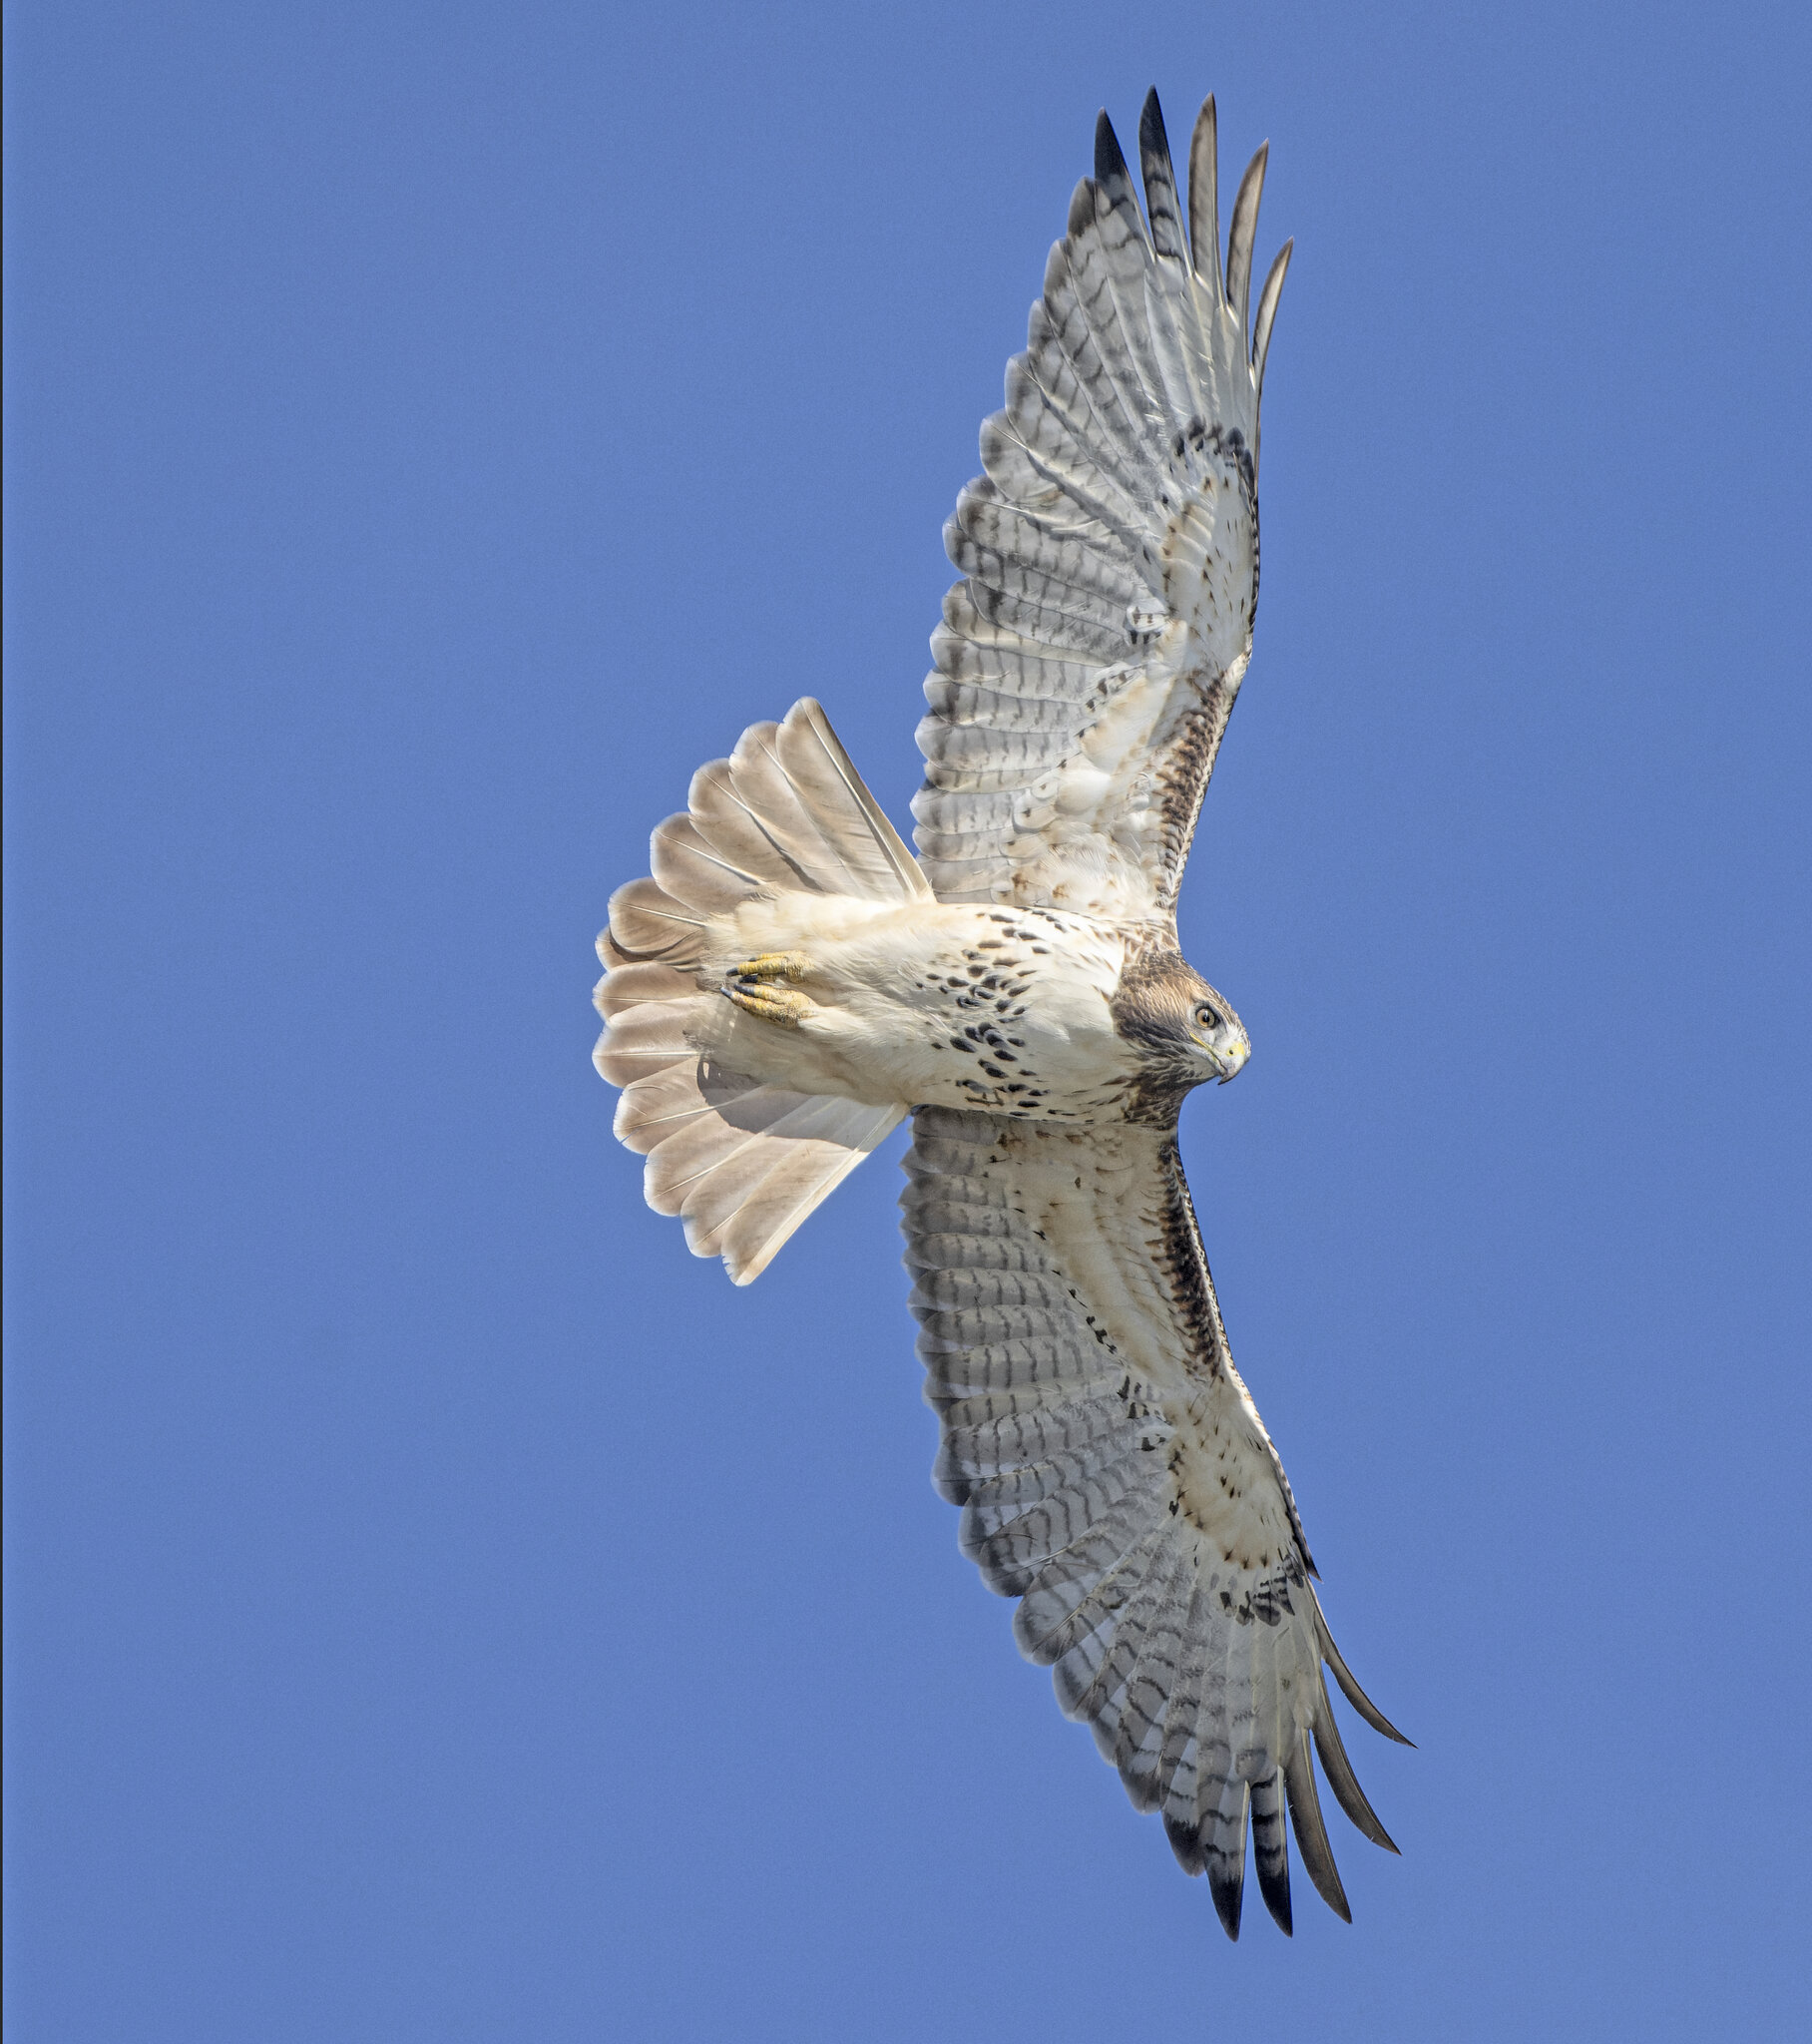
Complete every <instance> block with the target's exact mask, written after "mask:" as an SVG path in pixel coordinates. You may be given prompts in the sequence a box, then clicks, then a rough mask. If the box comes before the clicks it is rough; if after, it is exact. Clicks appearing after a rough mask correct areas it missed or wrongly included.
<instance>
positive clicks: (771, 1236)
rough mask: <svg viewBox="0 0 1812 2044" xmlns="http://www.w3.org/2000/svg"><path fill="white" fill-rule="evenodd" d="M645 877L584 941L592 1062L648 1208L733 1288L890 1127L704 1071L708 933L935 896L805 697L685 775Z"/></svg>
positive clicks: (851, 1104)
mask: <svg viewBox="0 0 1812 2044" xmlns="http://www.w3.org/2000/svg"><path fill="white" fill-rule="evenodd" d="M650 863H651V864H652V866H653V868H654V871H653V874H652V876H651V877H649V878H646V879H640V880H632V881H631V882H630V883H629V885H628V886H626V887H620V888H618V890H617V892H616V893H615V894H613V895H612V896H611V920H610V926H609V928H607V929H606V930H605V931H604V933H603V935H602V936H600V937H599V939H598V955H599V957H600V959H601V960H602V961H603V963H604V964H605V966H606V967H607V970H606V972H605V975H604V977H603V979H601V980H600V981H599V982H598V989H597V993H596V995H595V997H594V998H595V1001H596V1005H597V1008H598V1012H599V1013H600V1014H601V1015H602V1016H603V1017H604V1019H605V1030H604V1034H603V1035H602V1036H601V1037H600V1038H599V1039H598V1047H597V1049H596V1051H595V1052H594V1054H593V1062H594V1063H595V1064H596V1065H597V1067H598V1070H599V1072H600V1074H601V1075H602V1076H603V1077H604V1078H605V1079H607V1080H609V1081H610V1083H611V1084H612V1085H614V1086H621V1087H622V1088H623V1098H622V1099H621V1100H620V1101H619V1102H618V1105H617V1118H616V1132H617V1135H618V1137H619V1138H620V1139H621V1140H622V1142H623V1143H624V1144H626V1145H627V1146H628V1148H630V1149H631V1150H634V1151H636V1152H637V1153H638V1154H639V1155H642V1156H646V1157H647V1159H648V1164H647V1167H646V1170H645V1174H644V1180H643V1190H644V1194H645V1197H646V1198H647V1200H648V1203H649V1205H650V1206H651V1207H653V1208H654V1210H655V1211H656V1213H658V1214H672V1215H677V1216H679V1217H680V1219H681V1220H682V1221H683V1222H684V1224H685V1240H686V1246H687V1248H689V1249H690V1250H691V1252H692V1254H693V1255H694V1256H700V1257H719V1256H720V1257H721V1258H722V1259H723V1263H724V1268H725V1269H726V1270H727V1271H728V1273H729V1275H730V1277H731V1278H732V1279H734V1281H735V1282H736V1283H738V1284H746V1283H748V1282H749V1281H750V1280H751V1279H753V1278H758V1277H759V1276H760V1275H761V1273H762V1272H763V1271H764V1270H766V1268H767V1266H768V1265H769V1263H771V1262H772V1260H773V1258H774V1256H775V1254H776V1253H777V1252H778V1251H779V1249H780V1248H781V1246H782V1245H783V1244H784V1243H785V1242H786V1240H787V1239H788V1237H790V1236H791V1235H792V1233H793V1231H794V1230H795V1229H796V1228H798V1226H799V1224H800V1223H801V1222H802V1221H804V1220H805V1218H806V1217H807V1215H809V1214H810V1213H811V1212H812V1210H813V1209H814V1208H815V1207H817V1206H818V1205H819V1203H820V1202H821V1201H823V1200H824V1199H826V1198H827V1197H828V1196H829V1195H830V1194H831V1193H832V1192H833V1191H834V1190H835V1189H836V1187H837V1186H838V1185H839V1184H840V1183H841V1182H842V1181H843V1180H844V1179H845V1178H847V1177H848V1175H849V1174H850V1172H852V1171H853V1170H854V1169H855V1167H856V1166H857V1165H858V1164H860V1163H861V1161H862V1159H863V1158H864V1157H866V1156H867V1155H868V1153H869V1152H870V1151H871V1150H872V1149H873V1148H874V1147H875V1145H876V1144H877V1143H879V1142H880V1141H881V1139H882V1138H883V1137H884V1136H886V1135H887V1134H888V1133H889V1131H891V1130H892V1129H894V1128H896V1127H897V1126H898V1125H899V1123H900V1121H901V1119H902V1115H903V1111H902V1110H900V1109H898V1108H891V1107H880V1108H878V1107H873V1106H865V1105H863V1104H862V1103H860V1102H858V1101H853V1100H842V1099H838V1098H835V1097H834V1096H828V1095H813V1094H804V1093H791V1092H787V1091H786V1090H785V1089H783V1088H781V1087H776V1086H766V1085H762V1084H760V1083H758V1082H757V1081H755V1080H753V1079H750V1078H748V1077H746V1076H745V1075H744V1074H742V1073H739V1072H730V1071H724V1070H722V1069H721V1068H719V1067H717V1066H715V1065H713V1064H712V1063H711V1062H710V1061H709V1060H708V1059H707V1058H705V1057H703V1056H702V1055H701V1054H700V1052H699V1050H698V1048H697V1041H698V1037H699V1033H700V1031H699V1024H700V1022H701V1021H702V1019H703V1018H704V1017H705V1016H706V1015H707V1014H708V1013H709V1010H710V1004H711V1003H712V1002H714V1001H716V1000H718V999H719V998H720V995H719V993H718V992H717V990H716V989H715V988H714V987H711V986H709V985H708V984H707V981H706V977H705V975H704V973H703V969H702V968H703V960H704V957H705V953H706V950H707V948H708V934H707V933H708V932H709V931H710V929H711V926H712V924H713V922H714V921H715V919H716V918H718V917H719V916H722V915H724V914H725V913H726V912H727V911H730V910H733V909H734V908H735V907H737V906H738V905H739V904H740V903H741V902H744V901H746V900H748V899H749V897H750V896H751V895H757V894H762V893H767V892H781V891H802V892H806V893H817V894H843V895H853V896H855V897H857V898H858V899H861V900H869V901H897V900H912V899H915V898H919V897H923V898H926V899H929V898H930V895H931V889H930V886H929V884H928V883H927V882H926V880H925V877H924V875H923V874H922V873H921V872H920V870H919V866H918V862H917V860H915V859H914V857H913V856H912V853H911V852H910V851H908V850H907V848H906V846H905V845H904V844H903V843H902V842H901V840H900V837H899V834H898V833H897V832H896V831H895V829H894V827H893V825H892V824H891V823H889V822H888V820H887V817H886V815H885V814H884V813H883V811H882V810H881V807H880V805H879V804H878V803H877V802H876V801H875V799H874V797H873V795H871V794H870V793H869V791H868V789H867V788H866V787H865V786H864V785H863V784H862V779H861V776H860V775H859V774H858V773H857V772H856V769H855V767H853V766H852V765H851V764H850V759H849V755H848V754H847V753H845V752H844V750H843V748H842V745H841V744H840V743H839V741H838V739H837V735H836V733H835V732H834V731H832V730H831V728H830V721H829V719H828V718H826V717H825V715H824V713H823V711H822V710H821V709H820V708H819V707H818V705H817V704H816V703H814V702H812V701H811V699H810V698H809V697H807V698H805V699H804V700H802V701H800V702H798V703H795V704H794V705H793V707H792V709H791V710H790V711H788V712H787V714H786V717H785V719H784V721H783V722H782V723H780V724H757V725H753V726H751V727H750V728H749V729H748V730H747V731H745V732H744V733H743V734H742V737H741V739H740V740H739V741H738V743H737V746H736V750H735V752H734V753H733V754H731V756H730V757H729V759H727V760H713V761H712V762H711V763H710V764H709V765H708V766H705V767H699V769H698V771H697V772H696V773H695V774H693V776H692V784H691V788H690V790H689V793H688V797H687V806H686V808H685V810H684V811H683V812H682V813H680V814H679V815H674V816H669V817H668V819H667V820H666V822H664V823H662V824H660V825H659V826H658V827H657V828H656V830H655V833H654V837H653V840H652V846H651V859H650Z"/></svg>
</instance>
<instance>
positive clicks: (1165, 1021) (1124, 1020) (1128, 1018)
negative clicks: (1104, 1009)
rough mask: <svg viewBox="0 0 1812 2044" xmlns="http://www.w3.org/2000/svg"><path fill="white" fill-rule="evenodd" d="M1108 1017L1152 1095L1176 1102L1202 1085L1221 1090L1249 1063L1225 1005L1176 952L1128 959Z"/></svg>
mask: <svg viewBox="0 0 1812 2044" xmlns="http://www.w3.org/2000/svg"><path fill="white" fill-rule="evenodd" d="M1112 1011H1113V1015H1114V1026H1115V1029H1116V1030H1117V1031H1118V1032H1119V1034H1120V1036H1121V1037H1122V1039H1123V1040H1124V1041H1125V1042H1127V1043H1129V1044H1131V1045H1132V1046H1133V1049H1134V1050H1135V1051H1136V1052H1137V1054H1138V1057H1139V1061H1140V1063H1141V1064H1142V1065H1144V1066H1145V1068H1146V1071H1147V1073H1148V1079H1147V1082H1146V1086H1147V1090H1149V1091H1151V1092H1152V1093H1153V1094H1160V1093H1169V1094H1174V1095H1176V1096H1177V1097H1178V1098H1180V1096H1181V1095H1182V1094H1184V1093H1186V1092H1187V1091H1188V1090H1189V1088H1190V1087H1192V1086H1200V1085H1202V1084H1203V1083H1204V1082H1205V1081H1207V1080H1209V1079H1217V1080H1219V1081H1220V1083H1221V1084H1222V1085H1225V1084H1226V1082H1227V1080H1229V1079H1231V1078H1233V1077H1234V1076H1236V1074H1238V1073H1239V1072H1240V1071H1241V1070H1243V1069H1244V1066H1245V1062H1246V1060H1247V1058H1249V1057H1250V1056H1251V1055H1252V1043H1251V1039H1250V1037H1248V1036H1247V1035H1246V1033H1245V1026H1244V1024H1243V1023H1242V1022H1241V1021H1240V1019H1239V1017H1238V1016H1237V1015H1235V1014H1234V1012H1233V1010H1232V1007H1231V1005H1230V1004H1229V1003H1228V1002H1227V1001H1226V1000H1225V999H1224V998H1223V997H1222V996H1221V995H1220V994H1218V993H1216V992H1215V990H1214V989H1213V988H1212V987H1211V986H1210V985H1209V984H1208V983H1207V981H1206V980H1205V979H1203V978H1202V976H1201V974H1200V973H1199V972H1197V971H1196V970H1195V969H1194V967H1193V966H1191V965H1186V964H1184V962H1183V959H1182V955H1181V953H1180V952H1177V951H1172V950H1161V951H1159V950H1152V951H1146V952H1144V953H1142V954H1141V955H1140V956H1138V957H1136V958H1134V959H1133V960H1132V961H1131V962H1130V963H1129V964H1128V966H1127V968H1126V970H1125V971H1124V972H1123V973H1122V974H1121V979H1120V985H1119V987H1118V988H1117V989H1116V990H1115V994H1114V1000H1113V1002H1112Z"/></svg>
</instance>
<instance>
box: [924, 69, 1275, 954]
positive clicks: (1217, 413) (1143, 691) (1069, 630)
mask: <svg viewBox="0 0 1812 2044" xmlns="http://www.w3.org/2000/svg"><path fill="white" fill-rule="evenodd" d="M1139 157H1140V164H1141V169H1142V173H1143V183H1144V189H1145V208H1146V211H1145V215H1144V216H1142V217H1141V215H1140V212H1139V206H1138V201H1137V199H1136V197H1135V196H1134V194H1133V183H1132V179H1131V176H1130V175H1129V172H1128V169H1127V165H1126V162H1125V160H1124V158H1123V157H1122V154H1121V149H1120V144H1119V142H1118V141H1117V139H1116V137H1115V134H1114V129H1113V127H1112V125H1111V124H1110V122H1109V120H1108V117H1107V116H1106V115H1105V114H1104V115H1103V116H1102V117H1101V122H1100V125H1099V127H1098V129H1097V133H1096V174H1095V176H1094V178H1092V179H1085V180H1084V181H1083V183H1082V184H1080V185H1079V186H1078V187H1077V190H1076V194H1075V197H1074V199H1073V200H1072V202H1071V207H1070V220H1069V231H1068V233H1067V234H1066V236H1065V238H1064V240H1063V241H1061V242H1059V243H1058V244H1057V245H1056V247H1055V248H1054V249H1053V250H1052V252H1051V258H1050V262H1049V264H1048V266H1047V268H1046V272H1045V288H1044V294H1043V296H1042V297H1041V298H1040V299H1039V300H1038V302H1037V303H1036V304H1035V305H1034V306H1033V308H1032V314H1031V321H1030V327H1029V332H1028V338H1027V346H1026V352H1025V353H1024V354H1021V355H1016V356H1015V357H1014V358H1013V360H1012V361H1011V362H1010V363H1009V364H1008V368H1007V402H1006V407H1005V409H1004V410H1002V411H999V412H997V413H996V414H995V415H994V416H993V417H992V418H991V419H989V420H988V422H987V423H986V424H985V425H984V426H983V428H982V437H981V452H982V466H983V471H984V473H983V474H982V476H981V477H980V478H979V479H978V480H976V481H975V482H972V483H971V484H969V486H968V487H967V488H966V489H965V490H964V491H963V493H962V495H961V497H960V498H959V499H958V502H957V508H956V513H955V516H954V517H953V518H952V519H951V520H950V523H949V525H948V526H947V527H946V528H945V542H946V545H947V546H948V548H949V552H950V558H951V560H952V561H953V562H954V563H955V565H956V566H957V567H958V568H960V569H961V570H962V571H963V575H964V579H963V580H962V581H961V582H959V583H957V584H956V586H955V587H954V588H953V589H952V590H951V591H950V593H949V595H948V596H947V597H946V599H945V603H944V622H943V624H942V625H941V626H940V627H939V629H938V631H937V632H936V633H935V634H934V635H933V639H932V651H933V657H934V659H935V661H936V668H935V671H934V672H933V674H932V675H931V677H930V678H929V680H928V681H927V682H926V684H925V694H926V697H927V699H928V701H929V703H930V706H931V708H930V713H929V715H928V716H927V717H926V718H925V719H924V721H923V723H922V724H921V725H920V726H919V734H918V736H919V745H920V748H921V750H922V751H923V752H924V755H925V759H926V770H925V785H924V787H923V788H922V789H921V791H920V793H919V795H918V797H917V798H916V800H915V802H914V804H913V813H914V815H915V816H916V818H917V822H918V828H917V833H916V834H917V840H918V845H919V849H920V853H921V856H922V859H923V862H924V865H925V868H926V870H927V872H928V873H929V875H930V877H931V881H932V885H933V886H934V888H935V889H936V891H937V893H938V894H939V895H940V896H941V897H942V898H944V899H946V900H959V901H960V900H971V901H988V900H1002V901H1014V902H1018V903H1022V904H1026V905H1036V904H1040V903H1046V904H1051V905H1056V906H1063V907H1070V908H1076V909H1080V910H1083V911H1085V912H1095V913H1101V914H1113V915H1118V916H1128V915H1130V916H1133V917H1137V918H1153V919H1159V920H1164V919H1167V918H1168V917H1169V915H1170V914H1171V912H1172V910H1173V905H1174V901H1175V895H1176V887H1177V882H1178V880H1179V878H1180V876H1181V872H1182V865H1183V860H1184V859H1185V857H1186V856H1187V854H1188V848H1189V839H1190V837H1191V835H1192V834H1193V831H1194V827H1195V816H1196V812H1197V810H1198V809H1199V807H1200V804H1201V796H1202V792H1203V790H1204V788H1205V787H1206V785H1207V780H1208V774H1209V772H1210V771H1211V770H1212V767H1213V764H1214V755H1215V752H1216V750H1217V748H1218V746H1219V744H1220V737H1221V733H1222V732H1223V730H1224V729H1225V726H1226V720H1227V715H1228V713H1229V711H1230V710H1231V708H1232V705H1233V698H1234V696H1235V695H1236V694H1237V692H1238V689H1239V683H1240V678H1241V677H1242V675H1243V674H1244V672H1245V664H1246V659H1247V656H1248V654H1249V652H1250V649H1251V634H1252V612H1253V606H1254V604H1255V602H1256V598H1257V591H1258V516H1257V498H1256V475H1257V458H1258V400H1259V391H1260V386H1261V384H1262V381H1263V376H1264V358H1265V351H1266V349H1267V347H1268V346H1269V342H1270V333H1271V322H1272V318H1273V315H1274V313H1275V311H1276V306H1277V296H1278V292H1279V290H1280V289H1281V287H1282V283H1283V273H1284V268H1285V266H1286V264H1287V262H1288V259H1289V247H1288V245H1286V246H1285V248H1284V250H1283V251H1282V253H1281V254H1280V255H1279V256H1278V257H1277V260H1276V262H1275V263H1274V265H1273V266H1272V269H1271V272H1270V275H1269V276H1268V278H1267V279H1266V282H1265V285H1264V288H1263V291H1262V292H1261V294H1260V298H1259V303H1258V309H1257V315H1256V318H1255V319H1254V320H1252V321H1251V322H1250V325H1249V334H1250V337H1249V338H1248V317H1247V314H1248V309H1249V308H1248V302H1247V301H1248V296H1249V284H1250V277H1251V258H1252V242H1253V237H1254V234H1255V232H1256V228H1257V220H1258V197H1259V190H1260V187H1261V186H1262V184H1263V180H1264V161H1265V153H1264V151H1263V150H1260V151H1259V153H1258V155H1257V156H1256V157H1255V158H1254V159H1253V160H1252V164H1251V166H1250V168H1249V169H1248V170H1247V172H1246V174H1245V178H1244V180H1243V182H1242V183H1241V185H1240V188H1239V194H1238V198H1237V200H1236V201H1235V204H1234V208H1233V215H1232V221H1231V226H1230V229H1229V234H1228V246H1227V261H1226V269H1225V271H1224V273H1223V272H1222V269H1221V266H1220V256H1219V231H1218V224H1217V219H1216V198H1215V144H1214V103H1213V101H1212V100H1209V101H1208V102H1207V104H1206V105H1205V106H1204V107H1203V108H1202V111H1201V115H1200V117H1199V119H1198V120H1197V122H1196V125H1195V134H1194V140H1193V146H1192V148H1191V150H1190V158H1189V186H1188V194H1187V198H1186V200H1185V199H1184V198H1183V196H1182V195H1180V194H1179V193H1178V191H1177V188H1176V183H1175V178H1174V175H1173V173H1172V170H1171V165H1170V153H1169V145H1168V143H1167V141H1166V139H1165V136H1164V127H1163V117H1162V115H1161V114H1160V112H1159V111H1158V105H1157V97H1156V95H1155V94H1154V93H1153V94H1151V95H1150V96H1149V97H1147V99H1146V101H1145V105H1144V112H1143V115H1142V117H1141V119H1140V122H1139ZM1185 212H1186V214H1187V217H1188V222H1189V239H1188V240H1187V241H1185V238H1184V231H1183V217H1184V214H1185ZM1191 244H1192V248H1191Z"/></svg>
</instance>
